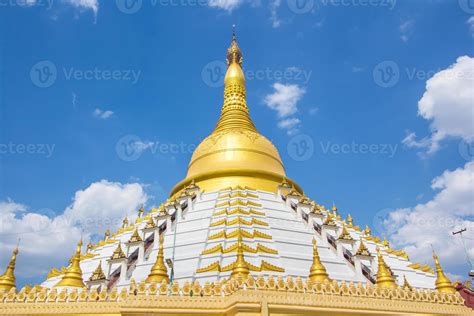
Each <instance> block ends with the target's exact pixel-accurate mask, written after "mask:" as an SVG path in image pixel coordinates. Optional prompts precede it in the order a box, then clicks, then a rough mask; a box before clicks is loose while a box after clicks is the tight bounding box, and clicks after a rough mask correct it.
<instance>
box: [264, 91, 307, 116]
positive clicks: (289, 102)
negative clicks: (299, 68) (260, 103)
mask: <svg viewBox="0 0 474 316" xmlns="http://www.w3.org/2000/svg"><path fill="white" fill-rule="evenodd" d="M273 89H275V91H274V92H273V93H272V94H269V95H267V96H266V97H265V100H264V101H265V104H266V105H267V106H268V107H269V108H270V109H272V110H275V111H277V114H278V117H280V118H284V117H287V116H289V115H292V114H295V113H296V112H298V108H297V104H298V101H299V100H300V99H301V98H302V97H303V95H304V94H305V92H306V91H305V89H304V88H301V87H299V86H298V85H297V84H286V85H285V84H281V83H279V82H277V83H275V84H273Z"/></svg>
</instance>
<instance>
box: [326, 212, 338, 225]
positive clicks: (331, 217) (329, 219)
mask: <svg viewBox="0 0 474 316" xmlns="http://www.w3.org/2000/svg"><path fill="white" fill-rule="evenodd" d="M323 225H328V226H336V223H335V222H334V215H333V214H331V213H329V212H328V216H327V217H326V220H325V221H324V222H323Z"/></svg>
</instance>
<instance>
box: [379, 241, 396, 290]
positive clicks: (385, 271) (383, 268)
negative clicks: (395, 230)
mask: <svg viewBox="0 0 474 316" xmlns="http://www.w3.org/2000/svg"><path fill="white" fill-rule="evenodd" d="M377 258H378V270H377V280H376V282H375V284H376V285H377V286H379V287H384V288H393V287H395V286H396V283H395V280H394V278H393V276H392V272H391V271H390V268H389V267H388V266H387V264H386V263H385V260H384V259H383V256H382V254H381V253H380V249H379V248H377Z"/></svg>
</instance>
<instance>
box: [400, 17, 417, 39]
mask: <svg viewBox="0 0 474 316" xmlns="http://www.w3.org/2000/svg"><path fill="white" fill-rule="evenodd" d="M414 24H415V23H414V22H413V21H412V20H408V21H404V22H402V23H401V24H400V26H399V28H398V29H399V31H400V39H401V40H402V41H403V42H405V43H406V42H408V40H409V39H410V36H411V34H412V33H413V25H414Z"/></svg>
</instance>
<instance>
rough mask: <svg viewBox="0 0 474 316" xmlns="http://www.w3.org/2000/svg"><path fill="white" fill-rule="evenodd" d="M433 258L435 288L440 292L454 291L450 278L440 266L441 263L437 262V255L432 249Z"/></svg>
mask: <svg viewBox="0 0 474 316" xmlns="http://www.w3.org/2000/svg"><path fill="white" fill-rule="evenodd" d="M433 259H434V261H435V265H436V282H435V286H436V290H438V292H441V293H454V292H456V290H455V289H454V286H453V284H452V283H451V280H449V278H448V277H447V276H446V275H445V274H444V271H443V269H442V268H441V265H440V264H439V260H438V256H437V255H436V253H435V252H434V251H433Z"/></svg>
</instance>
